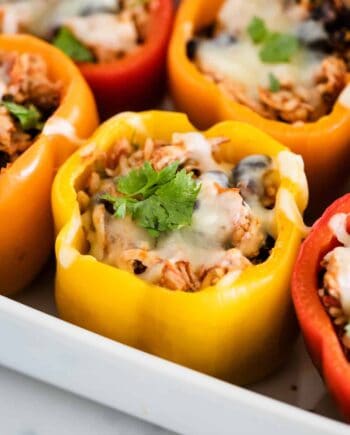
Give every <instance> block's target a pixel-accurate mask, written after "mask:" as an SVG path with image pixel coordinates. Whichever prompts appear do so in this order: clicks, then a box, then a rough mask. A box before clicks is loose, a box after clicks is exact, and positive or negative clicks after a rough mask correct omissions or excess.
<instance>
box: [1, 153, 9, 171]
mask: <svg viewBox="0 0 350 435" xmlns="http://www.w3.org/2000/svg"><path fill="white" fill-rule="evenodd" d="M8 163H10V156H9V155H8V154H7V153H5V151H0V169H1V168H5V167H6V166H7V164H8Z"/></svg>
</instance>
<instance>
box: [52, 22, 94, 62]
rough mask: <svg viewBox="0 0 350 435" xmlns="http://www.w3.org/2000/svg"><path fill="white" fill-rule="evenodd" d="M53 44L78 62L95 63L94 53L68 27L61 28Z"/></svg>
mask: <svg viewBox="0 0 350 435" xmlns="http://www.w3.org/2000/svg"><path fill="white" fill-rule="evenodd" d="M52 44H53V45H54V46H55V47H57V48H59V49H61V50H62V51H63V52H64V53H65V54H66V55H67V56H69V57H70V58H71V59H73V60H75V61H77V62H94V60H95V58H94V55H93V54H92V52H91V51H90V50H89V49H88V48H87V47H86V46H85V45H84V44H82V43H81V42H80V41H79V40H78V39H77V38H76V37H75V36H74V34H73V33H72V32H71V31H70V30H69V29H68V27H61V28H60V29H59V31H58V33H57V35H56V36H55V37H54V39H53V40H52Z"/></svg>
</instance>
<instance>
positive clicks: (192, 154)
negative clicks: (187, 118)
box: [172, 133, 222, 172]
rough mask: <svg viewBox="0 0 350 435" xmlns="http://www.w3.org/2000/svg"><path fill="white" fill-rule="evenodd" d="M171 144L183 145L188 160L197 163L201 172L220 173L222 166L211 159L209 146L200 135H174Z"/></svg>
mask: <svg viewBox="0 0 350 435" xmlns="http://www.w3.org/2000/svg"><path fill="white" fill-rule="evenodd" d="M172 143H173V144H174V145H176V144H178V143H183V144H184V146H185V149H186V150H187V151H188V155H189V158H190V159H193V160H195V161H197V162H199V165H200V169H201V171H202V172H208V171H222V165H219V164H218V163H217V162H216V161H215V159H214V158H213V154H212V147H211V144H210V143H209V141H208V140H207V139H206V138H205V136H203V135H202V134H201V133H174V134H173V138H172Z"/></svg>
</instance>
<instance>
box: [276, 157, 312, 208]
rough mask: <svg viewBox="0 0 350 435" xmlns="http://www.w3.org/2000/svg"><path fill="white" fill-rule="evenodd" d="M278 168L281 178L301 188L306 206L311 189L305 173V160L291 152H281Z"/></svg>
mask: <svg viewBox="0 0 350 435" xmlns="http://www.w3.org/2000/svg"><path fill="white" fill-rule="evenodd" d="M277 168H278V170H279V173H280V175H281V177H284V178H287V179H288V180H290V181H291V182H292V183H294V184H296V185H298V186H299V192H300V193H301V194H302V195H303V199H304V201H305V204H306V203H307V200H308V197H309V189H308V184H307V179H306V175H305V172H304V161H303V158H302V157H301V156H299V155H297V154H294V153H292V152H291V151H287V150H285V151H281V152H280V153H279V154H278V156H277Z"/></svg>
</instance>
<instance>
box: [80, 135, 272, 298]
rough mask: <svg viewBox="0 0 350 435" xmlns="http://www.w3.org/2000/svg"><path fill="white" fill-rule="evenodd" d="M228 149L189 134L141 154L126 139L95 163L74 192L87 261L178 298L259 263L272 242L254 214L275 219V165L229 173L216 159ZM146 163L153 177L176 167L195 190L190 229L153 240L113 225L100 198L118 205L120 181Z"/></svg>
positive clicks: (150, 143)
mask: <svg viewBox="0 0 350 435" xmlns="http://www.w3.org/2000/svg"><path fill="white" fill-rule="evenodd" d="M226 141H227V139H225V138H212V139H206V138H205V137H204V136H203V135H201V134H200V133H186V134H174V135H173V138H172V141H171V143H164V142H162V141H158V140H153V139H150V138H148V139H147V140H146V141H145V143H144V145H143V147H141V148H140V147H135V146H134V145H133V144H132V143H131V142H130V141H129V140H127V139H120V140H118V141H117V142H116V144H115V145H114V146H113V147H112V149H111V150H110V151H109V152H108V153H103V154H101V155H100V156H99V157H98V158H97V160H96V162H95V163H94V165H93V168H92V169H91V173H90V174H89V175H88V178H87V181H86V183H85V184H84V185H83V188H81V189H78V193H77V198H78V201H79V204H80V209H81V213H82V223H83V228H84V231H85V234H86V238H87V241H88V244H89V253H90V254H91V255H93V256H94V257H95V258H97V259H98V260H99V261H102V262H104V263H107V264H109V265H112V266H115V267H118V268H120V269H124V270H127V271H129V272H131V273H134V274H136V275H138V276H139V277H140V278H143V279H144V280H146V281H148V282H151V283H154V284H158V285H160V286H163V287H166V288H168V289H171V290H182V291H198V290H200V289H202V288H204V287H208V286H211V285H215V284H217V283H218V282H219V281H220V280H222V278H223V277H225V276H226V277H227V276H228V275H229V274H232V278H233V277H234V276H237V273H239V272H241V271H242V270H244V269H245V268H246V267H248V266H249V265H251V264H256V263H259V262H262V261H264V260H265V259H266V253H267V256H268V255H269V252H270V249H271V240H273V239H272V238H271V236H270V235H269V234H268V230H267V228H266V225H265V222H263V221H262V220H261V219H260V218H259V217H258V216H264V213H260V214H258V213H255V211H261V210H264V211H265V212H266V213H273V212H274V210H273V207H274V202H275V197H276V192H277V188H278V185H277V183H278V180H277V179H278V177H272V176H271V174H272V173H273V172H276V171H275V170H274V163H273V162H272V160H271V159H269V158H268V157H266V156H260V155H257V156H251V157H248V158H247V159H246V160H245V159H243V160H242V161H241V162H239V163H238V164H237V165H236V166H235V167H234V168H232V165H230V164H227V163H225V162H220V160H216V158H215V157H214V156H217V150H218V148H219V146H220V145H221V144H222V143H223V142H226ZM145 162H150V164H151V165H152V168H153V169H154V170H156V171H158V172H159V171H161V170H162V169H164V168H167V167H169V165H171V164H173V163H174V162H176V163H178V164H179V170H182V169H185V171H186V172H187V174H191V176H192V177H193V178H194V179H195V181H196V183H197V184H198V185H200V191H199V193H198V197H197V199H196V202H195V205H194V208H193V214H192V219H191V223H190V225H188V226H183V227H180V228H178V229H176V230H174V231H166V232H163V233H160V235H159V236H158V237H153V236H152V235H151V234H150V233H149V232H148V231H146V229H145V228H142V227H140V226H138V225H137V224H136V222H134V221H133V219H132V217H131V216H130V215H126V216H124V217H123V218H118V217H116V216H115V209H113V207H112V204H111V203H109V202H108V201H106V200H105V199H102V198H101V196H103V197H104V195H106V194H108V195H112V196H117V197H118V196H119V197H120V196H121V193H120V192H118V190H117V185H118V180H120V178H121V177H123V176H126V175H127V174H130V171H131V170H132V169H135V168H141V167H142V166H143V165H144V163H145ZM247 172H248V174H247ZM249 173H250V175H251V176H250V177H249ZM273 178H274V179H275V183H276V184H274V183H273V181H272V179H273ZM241 191H242V194H241V193H240V192H241ZM173 200H174V201H175V200H176V198H173ZM249 203H251V204H252V206H250V205H248V204H249ZM264 204H268V206H269V209H265V207H264ZM258 209H259V210H258ZM260 209H261V210H260ZM272 245H273V243H272Z"/></svg>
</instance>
